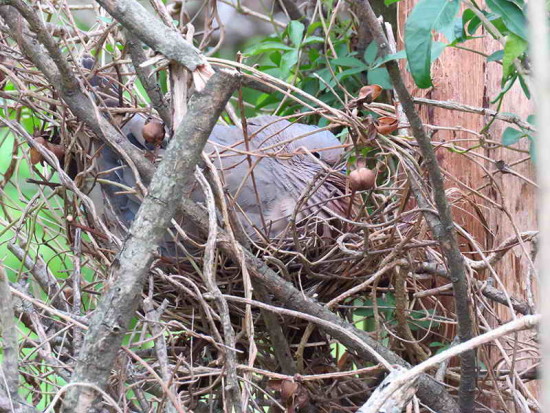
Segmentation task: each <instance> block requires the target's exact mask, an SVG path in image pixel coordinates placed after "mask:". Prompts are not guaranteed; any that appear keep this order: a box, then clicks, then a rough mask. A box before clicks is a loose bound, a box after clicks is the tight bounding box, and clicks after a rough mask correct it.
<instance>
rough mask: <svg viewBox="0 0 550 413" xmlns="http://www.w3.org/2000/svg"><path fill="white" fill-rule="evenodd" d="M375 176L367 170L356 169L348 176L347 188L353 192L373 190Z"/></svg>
mask: <svg viewBox="0 0 550 413" xmlns="http://www.w3.org/2000/svg"><path fill="white" fill-rule="evenodd" d="M375 183H376V174H375V173H374V172H373V171H371V170H370V169H368V168H358V169H356V170H354V171H351V173H350V174H349V186H350V188H351V190H352V191H353V192H356V191H365V190H367V189H372V188H374V185H375Z"/></svg>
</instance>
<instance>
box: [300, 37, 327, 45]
mask: <svg viewBox="0 0 550 413" xmlns="http://www.w3.org/2000/svg"><path fill="white" fill-rule="evenodd" d="M324 42H325V39H324V38H322V37H320V36H309V37H306V39H305V40H304V41H303V42H302V46H303V45H307V44H313V43H324Z"/></svg>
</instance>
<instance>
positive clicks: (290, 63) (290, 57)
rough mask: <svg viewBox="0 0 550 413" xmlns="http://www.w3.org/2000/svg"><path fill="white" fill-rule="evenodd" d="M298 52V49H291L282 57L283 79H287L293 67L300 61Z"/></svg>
mask: <svg viewBox="0 0 550 413" xmlns="http://www.w3.org/2000/svg"><path fill="white" fill-rule="evenodd" d="M298 53H299V50H298V49H296V50H291V51H290V52H287V53H285V54H284V55H283V56H282V57H281V66H280V69H281V79H286V78H287V77H288V76H289V75H290V71H291V70H292V67H294V65H296V63H298Z"/></svg>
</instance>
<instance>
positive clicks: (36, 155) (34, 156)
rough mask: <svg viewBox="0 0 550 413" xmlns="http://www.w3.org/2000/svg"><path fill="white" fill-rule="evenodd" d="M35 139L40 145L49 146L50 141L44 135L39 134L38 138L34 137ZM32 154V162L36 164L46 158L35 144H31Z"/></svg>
mask: <svg viewBox="0 0 550 413" xmlns="http://www.w3.org/2000/svg"><path fill="white" fill-rule="evenodd" d="M34 141H35V142H36V143H37V144H39V145H42V146H44V147H46V148H47V147H48V146H47V144H48V141H47V140H46V139H44V138H43V137H42V136H38V137H37V138H34ZM30 155H31V163H32V164H33V165H36V164H37V163H39V162H42V161H43V160H44V157H43V156H42V154H41V153H40V152H38V149H36V148H35V147H34V146H31V149H30Z"/></svg>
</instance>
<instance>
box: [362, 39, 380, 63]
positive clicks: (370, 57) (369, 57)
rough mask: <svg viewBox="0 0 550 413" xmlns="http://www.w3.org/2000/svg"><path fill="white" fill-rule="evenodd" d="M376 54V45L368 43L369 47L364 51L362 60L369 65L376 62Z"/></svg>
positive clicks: (373, 42)
mask: <svg viewBox="0 0 550 413" xmlns="http://www.w3.org/2000/svg"><path fill="white" fill-rule="evenodd" d="M377 54H378V45H377V44H376V42H375V41H374V40H373V41H372V42H370V44H369V46H368V47H367V48H366V49H365V53H364V54H363V59H364V60H365V62H367V63H369V64H371V63H373V62H374V61H375V60H376V55H377Z"/></svg>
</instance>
